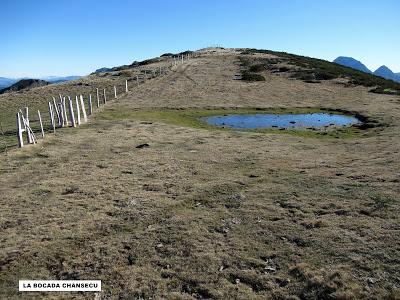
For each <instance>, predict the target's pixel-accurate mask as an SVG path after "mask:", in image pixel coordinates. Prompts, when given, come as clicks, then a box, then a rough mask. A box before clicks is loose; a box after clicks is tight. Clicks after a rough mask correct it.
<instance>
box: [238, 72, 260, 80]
mask: <svg viewBox="0 0 400 300" xmlns="http://www.w3.org/2000/svg"><path fill="white" fill-rule="evenodd" d="M242 80H245V81H265V77H264V76H262V75H260V74H256V73H250V72H247V71H246V72H243V73H242Z"/></svg>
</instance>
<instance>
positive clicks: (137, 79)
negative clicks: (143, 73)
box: [136, 75, 139, 86]
mask: <svg viewBox="0 0 400 300" xmlns="http://www.w3.org/2000/svg"><path fill="white" fill-rule="evenodd" d="M136 83H137V86H139V75H136Z"/></svg>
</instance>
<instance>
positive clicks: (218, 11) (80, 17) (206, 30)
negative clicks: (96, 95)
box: [0, 0, 400, 77]
mask: <svg viewBox="0 0 400 300" xmlns="http://www.w3.org/2000/svg"><path fill="white" fill-rule="evenodd" d="M0 30H1V31H0V32H1V34H0V37H1V43H0V76H3V77H20V76H30V77H39V76H46V75H85V74H88V73H90V72H92V71H94V70H95V69H97V68H100V67H112V66H117V65H122V64H130V63H132V61H134V60H142V59H145V58H149V57H154V56H159V55H160V54H162V53H165V52H177V51H181V50H187V49H191V50H193V49H199V48H202V47H206V46H210V45H214V44H219V45H222V46H223V47H251V48H263V49H271V50H279V51H287V52H291V53H296V54H302V55H307V56H312V57H318V58H323V59H327V60H333V59H334V58H336V57H337V56H339V55H345V56H352V57H354V58H357V59H359V60H361V61H362V62H364V63H365V64H366V65H367V67H369V68H371V69H373V70H374V69H376V68H377V67H379V66H380V65H383V64H384V65H387V66H388V67H389V68H391V69H392V70H393V71H396V72H400V1H398V0H374V1H372V0H347V1H344V0H337V1H334V0H323V1H322V0H315V1H314V0H303V1H300V0H291V1H289V0H286V1H285V0H270V1H267V0H259V1H244V0H240V1H235V0H231V1H225V0H221V1H218V0H214V1H208V0H202V1H187V0H185V1H174V0H169V1H146V0H141V1H134V0H131V1H128V0H115V1H101V0H80V1H78V0H54V1H50V0H43V1H40V0H37V1H33V0H1V1H0Z"/></svg>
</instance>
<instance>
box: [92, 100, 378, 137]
mask: <svg viewBox="0 0 400 300" xmlns="http://www.w3.org/2000/svg"><path fill="white" fill-rule="evenodd" d="M317 112H325V113H336V114H346V115H356V117H358V118H359V119H360V120H361V121H363V122H364V123H363V124H368V125H369V126H366V127H361V128H360V127H357V126H349V127H341V128H338V129H337V130H332V131H318V130H307V129H304V130H299V129H298V130H279V129H273V128H265V129H249V130H238V129H232V128H227V127H225V128H224V127H218V126H213V125H209V124H207V123H206V122H205V121H203V120H202V118H203V117H211V116H217V115H229V114H266V113H271V114H304V113H317ZM97 118H100V119H103V120H110V121H113V120H121V119H130V120H140V121H146V122H161V123H166V124H171V125H175V126H185V127H192V128H197V129H206V130H217V131H235V132H237V131H242V132H249V133H273V134H291V135H296V136H301V137H314V138H350V137H356V136H366V135H370V134H371V133H372V132H373V131H375V130H376V129H377V128H379V127H380V124H378V123H377V122H376V121H372V120H370V119H369V118H367V117H364V116H361V115H359V114H356V113H351V112H346V111H343V110H330V109H325V108H226V109H225V108H202V109H197V108H189V109H169V108H158V109H143V110H139V109H138V110H127V109H124V108H123V107H121V108H118V109H116V108H112V109H107V110H104V111H103V112H102V113H101V114H100V115H98V116H97Z"/></svg>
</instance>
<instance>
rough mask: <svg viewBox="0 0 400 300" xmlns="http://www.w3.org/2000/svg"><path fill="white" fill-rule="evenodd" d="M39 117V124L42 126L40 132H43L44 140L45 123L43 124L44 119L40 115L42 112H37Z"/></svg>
mask: <svg viewBox="0 0 400 300" xmlns="http://www.w3.org/2000/svg"><path fill="white" fill-rule="evenodd" d="M37 114H38V117H39V124H40V130H41V131H42V138H43V139H44V130H43V123H42V117H41V115H40V111H39V110H38V111H37Z"/></svg>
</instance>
